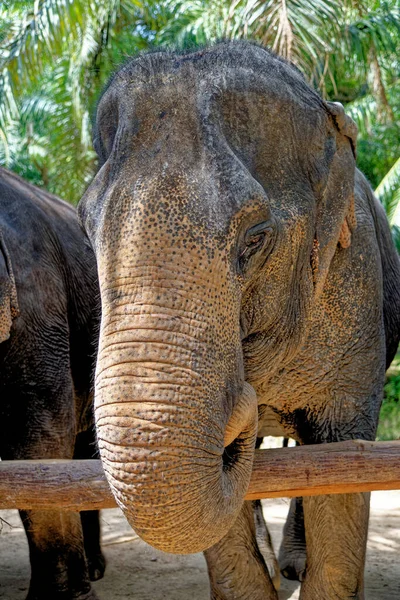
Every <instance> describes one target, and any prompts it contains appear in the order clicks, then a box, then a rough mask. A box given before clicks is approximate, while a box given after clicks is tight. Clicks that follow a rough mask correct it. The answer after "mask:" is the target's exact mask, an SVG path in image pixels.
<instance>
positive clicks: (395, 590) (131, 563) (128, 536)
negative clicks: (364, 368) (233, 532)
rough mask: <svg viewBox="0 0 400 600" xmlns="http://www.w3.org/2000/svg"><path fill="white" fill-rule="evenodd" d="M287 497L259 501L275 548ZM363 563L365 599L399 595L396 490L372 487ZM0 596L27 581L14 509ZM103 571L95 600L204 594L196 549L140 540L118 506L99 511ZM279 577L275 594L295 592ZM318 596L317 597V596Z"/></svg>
mask: <svg viewBox="0 0 400 600" xmlns="http://www.w3.org/2000/svg"><path fill="white" fill-rule="evenodd" d="M288 505H289V504H288V501H287V500H285V499H280V500H265V501H263V506H264V515H265V518H266V520H267V523H268V525H269V528H270V531H271V534H272V537H273V541H274V545H275V548H278V547H279V543H280V538H281V535H282V527H283V524H284V521H285V517H286V513H287V510H288ZM371 508H372V510H371V521H370V530H369V541H368V555H367V566H366V599H367V600H398V599H400V491H399V492H374V493H373V494H372V503H371ZM0 517H2V518H3V519H5V521H7V523H9V525H7V524H6V523H3V528H2V531H1V534H0V598H1V599H3V600H24V599H25V596H26V593H27V589H28V585H29V560H28V546H27V542H26V538H25V533H24V530H23V528H22V525H21V523H20V521H19V517H18V513H17V512H16V511H11V510H9V511H0ZM102 525H103V548H104V552H105V555H106V558H107V571H106V575H105V577H104V579H103V580H101V581H98V582H96V583H95V584H94V587H95V589H96V591H97V593H98V595H99V598H100V600H128V599H129V600H164V599H165V600H209V594H208V579H207V572H206V566H205V562H204V559H203V556H202V555H201V554H195V555H192V556H182V557H181V556H174V555H169V554H164V553H162V552H158V551H157V550H154V549H153V548H151V547H150V546H148V545H146V544H145V543H144V542H142V541H141V540H140V539H138V537H137V536H136V535H135V533H134V532H133V531H132V530H131V528H130V527H129V525H128V524H127V522H126V520H125V518H124V517H123V516H122V513H121V512H120V511H119V510H118V509H110V510H105V511H103V512H102ZM298 594H299V590H298V586H297V585H296V584H295V583H292V582H289V581H286V580H285V579H283V581H282V588H281V591H280V595H279V598H280V600H289V599H290V600H295V599H297V598H298V597H299V595H298ZM321 600H322V599H321Z"/></svg>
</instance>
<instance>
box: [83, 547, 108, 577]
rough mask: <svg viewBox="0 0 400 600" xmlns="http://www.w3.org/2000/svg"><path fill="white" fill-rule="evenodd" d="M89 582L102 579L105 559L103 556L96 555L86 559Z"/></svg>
mask: <svg viewBox="0 0 400 600" xmlns="http://www.w3.org/2000/svg"><path fill="white" fill-rule="evenodd" d="M87 563H88V570H89V578H90V581H98V580H99V579H102V578H103V577H104V572H105V570H106V559H105V557H104V555H103V554H102V553H101V552H100V554H96V555H94V556H89V557H88V558H87Z"/></svg>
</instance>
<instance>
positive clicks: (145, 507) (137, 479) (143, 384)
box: [95, 286, 257, 554]
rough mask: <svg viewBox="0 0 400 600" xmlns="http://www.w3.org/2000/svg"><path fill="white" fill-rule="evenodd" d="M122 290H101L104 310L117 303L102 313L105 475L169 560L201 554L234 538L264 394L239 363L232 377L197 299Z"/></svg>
mask: <svg viewBox="0 0 400 600" xmlns="http://www.w3.org/2000/svg"><path fill="white" fill-rule="evenodd" d="M116 290H118V286H110V290H109V292H105V291H104V290H103V291H102V298H103V305H104V297H105V295H107V293H109V294H111V295H112V296H113V302H112V310H110V311H108V312H107V313H106V314H105V313H104V312H103V322H102V329H101V335H100V349H99V359H98V365H97V373H96V390H95V392H96V394H95V395H96V404H95V407H96V409H95V410H96V425H97V434H98V443H99V449H100V454H101V458H102V461H103V465H104V469H105V473H106V476H107V479H108V481H109V484H110V486H111V489H112V491H113V493H114V495H115V497H116V499H117V502H118V504H119V505H120V507H121V508H122V510H123V511H124V513H125V516H126V517H127V519H128V521H129V522H130V524H131V525H132V527H133V528H134V529H135V530H136V532H137V533H138V534H139V535H140V536H141V537H142V538H143V539H144V540H145V541H147V542H148V543H150V544H151V545H153V546H155V547H157V548H159V549H161V550H164V551H167V552H175V553H184V554H185V553H192V552H198V551H202V550H204V549H206V548H208V547H210V546H212V545H213V544H214V543H216V542H217V541H218V540H219V539H221V538H222V537H223V535H225V533H226V532H227V531H228V530H229V529H230V527H231V526H232V524H233V523H234V521H235V519H236V517H237V515H238V512H239V511H240V508H241V506H242V503H243V499H244V496H245V493H246V491H247V487H248V483H249V479H250V474H251V469H252V462H253V454H254V444H255V435H256V428H257V401H256V397H255V392H254V390H253V389H252V388H251V386H249V385H248V384H246V383H243V376H242V377H241V378H240V375H238V373H240V371H241V369H240V365H239V364H238V359H237V358H235V359H233V358H232V360H231V361H230V362H231V364H230V367H229V369H228V371H229V370H230V371H232V369H233V370H234V371H235V373H234V375H235V377H231V375H230V374H228V373H227V368H226V367H227V363H226V354H227V353H226V348H223V347H222V346H221V340H217V339H216V338H215V336H213V335H211V337H210V332H212V331H213V325H212V323H211V322H210V319H208V317H207V314H204V310H203V313H202V317H199V316H198V314H199V311H198V310H194V308H193V303H194V302H195V300H193V299H192V301H191V300H190V299H187V298H186V299H185V300H182V301H181V302H177V299H176V298H177V297H176V294H173V293H172V292H171V291H169V292H168V291H167V292H166V291H165V289H164V290H163V295H162V301H161V300H160V295H157V291H154V288H152V289H151V290H147V291H146V290H145V289H144V288H140V290H137V289H136V290H135V291H134V292H132V291H131V293H130V294H129V295H128V297H124V295H123V294H122V293H121V294H120V293H119V291H117V292H116ZM108 300H109V299H108ZM178 304H180V306H178V307H177V305H178ZM107 305H110V302H107ZM183 305H184V306H185V310H183V309H182V307H183ZM203 308H204V307H203ZM211 312H212V311H211ZM211 312H210V311H209V314H211ZM195 315H197V316H195ZM214 316H215V315H214ZM210 318H211V317H210ZM228 354H229V353H228ZM239 362H240V361H239Z"/></svg>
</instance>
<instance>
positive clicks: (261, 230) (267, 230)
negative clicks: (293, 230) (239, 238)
mask: <svg viewBox="0 0 400 600" xmlns="http://www.w3.org/2000/svg"><path fill="white" fill-rule="evenodd" d="M273 232H274V226H273V223H272V221H271V220H269V221H264V222H263V223H258V225H255V226H254V227H251V228H250V229H248V230H247V232H246V234H245V236H244V244H243V247H242V249H241V251H240V254H239V266H240V269H241V270H244V269H245V268H246V266H247V264H248V263H249V262H250V259H251V258H252V257H253V255H255V254H258V253H260V254H261V250H265V249H267V248H269V247H270V244H269V243H268V242H271V240H272V237H273ZM262 254H263V255H264V254H265V252H262Z"/></svg>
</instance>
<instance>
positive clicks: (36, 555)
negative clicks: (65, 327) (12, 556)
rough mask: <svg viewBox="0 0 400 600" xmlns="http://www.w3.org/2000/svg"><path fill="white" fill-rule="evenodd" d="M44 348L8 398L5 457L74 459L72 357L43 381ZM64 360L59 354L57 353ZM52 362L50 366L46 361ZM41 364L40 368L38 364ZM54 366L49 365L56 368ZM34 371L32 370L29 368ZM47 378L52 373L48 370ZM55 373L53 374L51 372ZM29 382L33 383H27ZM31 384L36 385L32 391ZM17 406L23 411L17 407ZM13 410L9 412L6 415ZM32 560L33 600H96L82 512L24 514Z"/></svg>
mask: <svg viewBox="0 0 400 600" xmlns="http://www.w3.org/2000/svg"><path fill="white" fill-rule="evenodd" d="M40 350H41V348H40V347H39V348H37V349H36V352H35V353H33V355H31V356H30V357H29V359H30V360H28V359H26V362H25V363H24V365H23V366H24V370H22V369H21V371H22V372H23V374H24V378H23V379H22V380H21V379H17V378H16V377H15V379H14V380H13V381H11V382H9V384H8V386H7V387H6V390H5V394H4V399H3V398H2V400H3V407H4V408H3V414H4V413H5V414H6V415H7V423H6V426H4V421H2V433H3V434H4V435H3V436H2V448H1V452H2V459H4V460H28V459H35V460H38V459H57V458H67V459H69V458H72V457H73V453H74V446H75V439H76V416H75V402H74V391H73V386H72V381H71V375H70V370H69V359H68V356H67V357H65V360H64V361H63V360H62V358H63V357H62V356H61V357H59V360H60V362H61V363H62V364H64V365H65V370H64V371H63V370H62V368H61V367H60V365H59V364H58V363H57V365H56V366H57V368H56V367H55V366H54V365H52V364H50V366H51V367H53V369H54V372H55V373H56V376H57V377H56V381H54V379H53V378H50V380H49V381H48V380H47V379H41V378H40V377H39V375H38V373H39V374H40V373H42V372H43V364H47V363H48V362H49V360H48V356H47V354H46V355H45V356H42V355H41V354H40ZM57 357H58V354H57ZM46 358H47V363H46V361H45V359H46ZM35 360H36V361H37V363H38V364H39V367H40V368H41V370H40V369H39V367H38V366H37V364H36V363H35ZM50 366H49V367H48V368H49V369H50ZM30 368H31V369H32V370H31V371H30V370H29V369H30ZM44 372H45V373H46V374H47V373H48V371H47V370H45V371H44ZM51 372H53V371H51ZM25 381H26V382H27V383H25ZM31 381H36V382H37V385H36V386H35V390H34V391H35V393H32V386H31V385H30V382H31ZM15 407H17V408H15ZM6 411H7V412H6ZM20 515H21V519H22V522H23V525H24V528H25V531H26V535H27V538H28V545H29V554H30V562H31V582H30V588H29V593H28V600H50V599H51V600H95V599H96V598H97V596H96V594H95V593H94V591H92V590H91V586H90V579H89V573H88V566H87V561H86V557H85V550H84V543H83V533H82V525H81V518H80V515H79V513H75V512H66V511H59V510H55V509H54V510H53V509H52V507H49V510H43V511H42V510H28V511H21V512H20Z"/></svg>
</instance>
